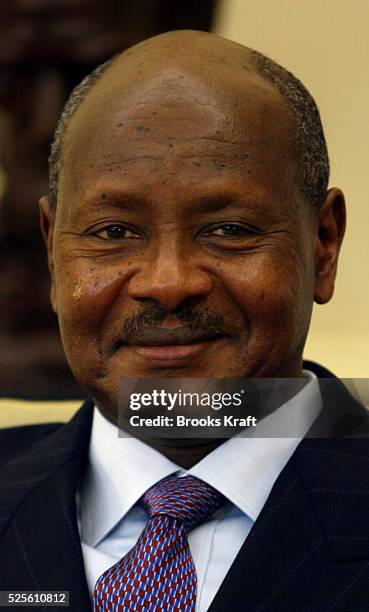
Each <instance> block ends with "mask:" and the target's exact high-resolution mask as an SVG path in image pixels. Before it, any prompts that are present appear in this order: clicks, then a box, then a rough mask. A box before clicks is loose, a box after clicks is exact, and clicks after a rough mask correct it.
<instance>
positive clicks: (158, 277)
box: [127, 236, 212, 312]
mask: <svg viewBox="0 0 369 612" xmlns="http://www.w3.org/2000/svg"><path fill="white" fill-rule="evenodd" d="M211 289H212V279H211V276H210V274H209V273H208V272H207V271H206V270H204V269H202V268H201V267H200V265H199V262H195V260H194V257H193V256H191V254H190V253H189V250H188V249H187V250H186V249H185V248H184V247H183V246H182V247H181V245H180V244H178V242H177V241H176V240H173V239H169V238H168V236H167V238H166V239H163V241H162V243H161V244H160V245H158V246H157V247H156V249H155V252H154V253H152V252H151V253H150V258H148V261H147V262H145V263H144V264H143V265H142V266H141V267H140V269H139V270H137V272H136V274H134V275H133V276H132V277H131V279H130V281H129V284H128V287H127V292H128V295H129V296H130V297H131V298H133V299H136V300H142V301H146V300H148V301H152V300H155V301H156V302H157V303H159V304H160V305H161V307H162V308H164V309H165V310H166V311H167V312H171V311H174V310H175V309H176V308H177V307H178V306H179V304H181V302H183V300H188V299H189V298H197V299H201V298H202V299H203V298H206V297H207V296H208V295H209V293H210V291H211Z"/></svg>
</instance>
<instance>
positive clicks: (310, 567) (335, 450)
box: [0, 362, 369, 612]
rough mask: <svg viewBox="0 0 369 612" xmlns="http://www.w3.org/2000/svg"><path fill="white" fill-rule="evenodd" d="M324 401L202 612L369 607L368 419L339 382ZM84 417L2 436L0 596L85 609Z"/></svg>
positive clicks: (83, 412)
mask: <svg viewBox="0 0 369 612" xmlns="http://www.w3.org/2000/svg"><path fill="white" fill-rule="evenodd" d="M305 367H307V368H309V369H312V370H313V371H315V373H316V374H317V375H318V376H319V377H321V378H323V377H332V376H333V375H332V374H330V372H328V371H327V370H324V369H323V368H321V367H320V366H317V365H316V364H312V363H309V362H307V363H305ZM336 380H337V379H336ZM328 389H329V388H328ZM323 392H324V389H323ZM323 402H324V407H323V410H322V413H321V415H320V416H319V417H318V419H317V421H316V422H315V423H314V425H313V427H312V430H311V432H310V433H311V437H309V438H305V439H304V440H303V441H302V442H301V443H300V444H299V446H298V447H297V449H296V451H295V453H294V454H293V456H292V457H291V459H290V460H289V462H288V463H287V465H286V467H285V468H284V470H283V471H282V473H281V474H280V476H279V478H278V479H277V481H276V482H275V484H274V487H273V489H272V491H271V493H270V496H269V498H268V500H267V502H266V504H265V506H264V508H263V510H262V512H261V514H260V516H259V518H258V519H257V520H256V522H255V524H254V526H253V528H252V530H251V532H250V534H249V536H248V537H247V539H246V541H245V543H244V544H243V546H242V547H241V549H240V552H239V554H238V555H237V557H236V559H235V561H234V563H233V565H232V567H231V569H230V570H229V572H228V574H227V576H226V578H225V580H224V582H223V584H222V585H221V587H220V589H219V591H218V593H217V595H216V597H215V599H214V601H213V603H212V605H211V606H210V612H220V611H225V610H228V609H231V610H232V612H236V611H237V612H238V611H239V612H262V611H263V612H282V611H283V612H284V611H285V612H287V611H288V612H328V611H329V612H331V611H335V612H343V611H345V612H360V611H361V612H364V611H365V612H368V611H369V440H368V439H367V436H368V434H369V424H368V414H367V411H366V410H365V409H364V408H363V407H362V406H361V405H360V404H358V403H357V402H356V400H355V399H354V398H353V397H352V396H351V395H350V394H349V393H348V391H347V390H346V389H345V387H344V386H343V385H342V383H340V382H339V381H337V385H335V391H334V392H332V391H329V392H328V393H327V394H326V397H324V396H323ZM92 412H93V404H92V401H91V400H87V401H86V402H85V403H84V405H83V406H82V408H81V409H80V410H79V411H78V412H77V414H76V415H75V416H74V418H73V419H72V420H71V421H69V423H67V424H47V425H33V426H25V427H17V428H12V429H7V430H2V431H0V590H22V591H27V590H53V591H57V590H64V591H69V592H70V609H71V610H72V611H73V612H74V611H75V612H83V611H85V610H86V611H87V610H91V603H90V597H89V593H88V588H87V583H86V577H85V572H84V564H83V557H82V550H81V544H80V538H79V533H78V527H77V520H76V506H75V497H76V489H77V486H78V482H79V479H80V478H83V470H84V467H85V465H86V460H87V456H88V446H89V439H90V431H91V422H92ZM332 431H333V432H335V433H336V434H338V435H341V434H342V433H344V434H345V435H346V436H347V437H345V438H340V437H337V438H336V439H326V438H322V437H320V436H325V435H327V432H332ZM348 436H352V437H348ZM358 436H364V437H358ZM41 609H42V610H45V609H47V608H45V607H43V608H40V610H41Z"/></svg>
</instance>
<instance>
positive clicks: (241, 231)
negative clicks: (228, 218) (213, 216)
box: [205, 223, 253, 238]
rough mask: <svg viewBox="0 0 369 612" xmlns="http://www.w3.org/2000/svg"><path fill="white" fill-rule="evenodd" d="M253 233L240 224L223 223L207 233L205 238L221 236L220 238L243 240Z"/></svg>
mask: <svg viewBox="0 0 369 612" xmlns="http://www.w3.org/2000/svg"><path fill="white" fill-rule="evenodd" d="M252 233H253V232H252V231H251V230H250V229H248V228H247V227H244V226H243V225H239V224H238V223H222V225H218V226H217V227H213V228H211V229H209V230H207V231H206V232H205V236H219V237H220V238H243V237H244V236H249V235H250V234H252Z"/></svg>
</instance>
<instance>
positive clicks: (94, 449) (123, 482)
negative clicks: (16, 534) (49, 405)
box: [77, 371, 322, 612]
mask: <svg viewBox="0 0 369 612" xmlns="http://www.w3.org/2000/svg"><path fill="white" fill-rule="evenodd" d="M304 376H306V377H309V378H310V379H311V380H310V381H309V383H308V384H307V385H306V386H305V387H304V388H303V389H302V390H301V391H300V392H299V393H298V394H297V395H295V397H293V398H292V399H291V400H289V401H288V402H287V403H285V404H284V405H283V406H281V407H280V408H279V409H278V410H276V411H275V412H274V413H273V414H272V415H270V416H268V417H266V418H265V419H263V420H262V421H260V422H259V423H258V425H257V426H256V428H254V432H253V433H251V435H250V436H249V437H241V436H236V437H234V438H232V439H230V440H227V441H226V442H224V443H223V444H222V445H221V446H219V447H217V448H216V449H215V450H214V451H212V452H211V453H209V454H208V455H207V456H206V457H204V458H203V459H202V460H201V461H199V462H198V463H197V464H196V465H194V466H193V467H192V468H191V469H189V470H187V471H186V470H184V469H182V468H180V467H179V466H178V465H176V464H175V463H173V462H172V461H170V460H169V459H167V458H166V457H165V456H164V455H162V454H161V453H159V452H158V451H156V450H154V449H153V448H151V447H150V446H148V445H147V444H145V443H144V442H141V441H140V440H137V439H135V438H130V437H127V438H118V430H117V427H116V426H114V425H112V424H111V423H110V422H109V421H108V420H107V419H105V418H104V417H103V416H102V414H101V413H100V412H99V411H98V410H97V409H96V408H95V410H94V415H93V425H92V433H91V441H90V448H89V461H88V467H87V471H86V476H85V478H84V481H83V484H82V487H81V490H80V492H79V493H78V495H77V511H78V526H79V530H80V536H81V542H82V551H83V558H84V563H85V570H86V576H87V582H88V586H89V590H90V594H91V598H93V590H94V586H95V583H96V581H97V580H98V578H99V577H100V575H101V574H102V573H103V572H104V571H105V570H107V569H108V568H109V567H111V566H112V565H114V564H115V563H116V562H117V561H119V559H121V558H122V557H123V556H124V555H125V554H126V553H127V552H128V551H129V550H130V549H131V548H132V547H133V546H134V545H135V543H136V542H137V540H138V537H139V535H140V533H141V532H142V530H143V528H144V527H145V525H146V523H147V520H148V519H147V516H146V514H145V513H144V511H143V510H142V509H141V508H140V507H139V506H136V505H135V504H136V502H137V501H138V500H139V499H140V497H141V496H142V495H143V494H144V493H145V491H147V489H149V488H150V487H152V486H153V485H154V484H156V483H157V482H158V481H159V480H161V479H162V478H165V477H166V476H169V475H170V474H174V473H176V474H177V475H179V476H184V475H189V474H191V475H193V476H196V477H198V478H200V479H201V480H204V481H205V482H207V483H208V484H210V485H211V486H212V487H214V488H215V489H217V490H218V491H220V492H221V493H222V494H223V495H224V496H225V497H226V498H227V499H228V500H229V502H228V503H227V504H226V505H225V506H224V507H223V508H222V509H221V510H219V511H218V512H216V513H215V514H214V515H213V516H212V517H211V518H210V519H209V520H207V521H205V522H204V523H202V524H201V525H199V526H198V527H196V528H195V529H193V530H192V531H191V532H190V533H189V536H188V542H189V547H190V551H191V554H192V557H193V561H194V564H195V568H196V573H197V589H198V591H197V599H196V612H205V611H206V610H208V608H209V606H210V604H211V602H212V600H213V599H214V597H215V595H216V593H217V591H218V589H219V587H220V585H221V583H222V582H223V580H224V578H225V576H226V574H227V572H228V570H229V569H230V567H231V565H232V563H233V561H234V559H235V557H236V556H237V553H238V552H239V550H240V548H241V546H242V544H243V543H244V541H245V540H246V538H247V536H248V534H249V532H250V530H251V528H252V526H253V524H254V522H255V521H256V519H257V517H258V516H259V514H260V512H261V510H262V508H263V506H264V504H265V502H266V500H267V498H268V496H269V493H270V491H271V489H272V487H273V485H274V483H275V481H276V480H277V478H278V476H279V474H280V473H281V471H282V470H283V468H284V467H285V465H286V463H287V462H288V460H289V459H290V457H291V455H292V454H293V452H294V451H295V449H296V447H297V445H298V444H299V442H300V441H301V439H302V438H303V437H304V435H305V434H306V432H307V431H308V429H309V428H310V426H311V425H312V423H313V421H314V420H315V419H316V417H317V416H318V414H319V412H320V408H321V405H322V404H321V396H320V390H319V383H318V380H317V378H316V376H315V375H314V374H313V373H312V372H308V371H304ZM268 419H273V420H274V422H277V423H282V422H283V421H284V419H287V421H286V422H288V425H289V426H290V425H291V423H292V422H293V431H294V432H296V435H295V437H293V438H287V437H278V438H271V437H265V438H263V437H260V436H261V435H263V429H262V428H263V427H264V426H265V424H266V423H267V422H268ZM269 422H270V421H269ZM269 431H270V430H269ZM273 431H275V430H273ZM290 431H292V429H290ZM281 435H282V434H281Z"/></svg>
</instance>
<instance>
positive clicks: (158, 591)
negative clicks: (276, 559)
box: [94, 476, 226, 612]
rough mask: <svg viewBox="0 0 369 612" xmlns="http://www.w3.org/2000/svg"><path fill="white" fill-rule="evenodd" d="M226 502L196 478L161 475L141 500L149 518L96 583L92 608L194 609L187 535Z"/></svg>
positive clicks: (157, 611) (194, 586)
mask: <svg viewBox="0 0 369 612" xmlns="http://www.w3.org/2000/svg"><path fill="white" fill-rule="evenodd" d="M225 502H226V499H225V497H223V495H221V493H219V492H218V491H216V490H215V489H213V488H212V487H211V486H210V485H208V484H206V483H205V482H203V481H202V480H199V479H198V478H194V477H193V476H185V477H183V478H177V477H176V476H170V477H169V478H164V479H163V480H161V481H160V482H158V483H157V484H156V485H154V486H153V487H151V489H149V490H148V491H146V493H145V494H144V495H143V497H142V498H141V500H140V504H141V506H142V507H143V508H144V510H145V511H146V512H147V514H148V516H149V521H148V523H147V525H146V527H145V529H144V530H143V531H142V533H141V535H140V537H139V539H138V541H137V543H136V545H135V546H134V547H133V548H132V549H131V550H130V551H129V553H127V554H126V555H125V556H124V557H123V558H122V559H121V560H120V561H118V563H116V564H115V565H113V567H111V568H109V569H108V570H107V571H106V572H104V573H103V574H102V575H101V576H100V578H99V579H98V581H97V582H96V585H95V592H94V601H95V612H100V611H102V610H113V611H114V612H121V611H122V612H123V611H126V610H148V611H150V612H161V611H162V610H168V611H170V612H174V611H178V610H180V611H185V612H193V611H194V610H195V604H196V592H197V577H196V570H195V566H194V562H193V559H192V556H191V552H190V549H189V546H188V540H187V534H188V532H189V531H190V530H191V529H193V528H194V527H196V525H198V524H199V523H201V522H202V521H204V520H205V519H206V518H208V517H210V516H211V515H212V514H213V513H214V512H215V511H216V510H218V508H220V507H221V506H222V505H224V503H225Z"/></svg>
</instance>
